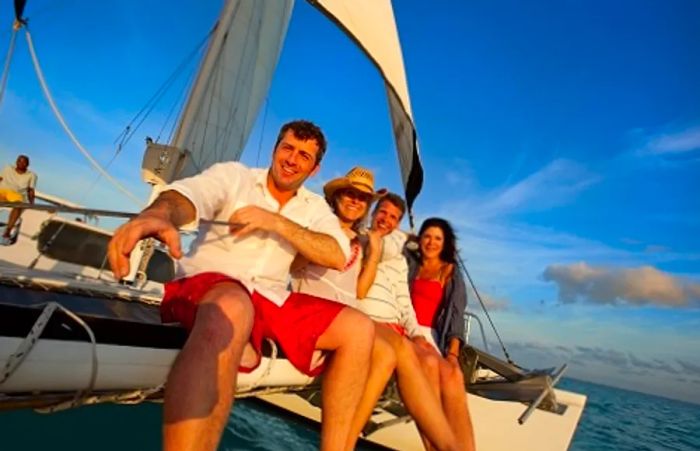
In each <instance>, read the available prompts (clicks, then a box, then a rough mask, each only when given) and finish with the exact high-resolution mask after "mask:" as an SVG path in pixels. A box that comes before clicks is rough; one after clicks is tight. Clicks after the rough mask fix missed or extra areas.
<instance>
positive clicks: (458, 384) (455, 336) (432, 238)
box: [406, 218, 474, 449]
mask: <svg viewBox="0 0 700 451" xmlns="http://www.w3.org/2000/svg"><path fill="white" fill-rule="evenodd" d="M418 240H419V241H418V244H419V246H418V252H417V253H413V252H410V251H407V252H406V257H407V259H408V264H409V281H410V287H411V299H412V302H413V307H414V309H415V312H416V316H417V319H418V324H419V327H420V328H421V329H422V330H423V332H424V333H423V335H424V336H425V337H427V339H428V340H427V341H425V340H423V341H419V342H416V344H417V349H418V355H419V358H420V359H421V361H422V362H423V368H424V370H425V371H426V374H427V375H428V379H430V381H431V384H432V386H433V390H434V391H435V393H437V394H438V396H439V397H440V399H441V400H442V405H443V409H444V411H445V415H446V416H447V418H448V419H449V420H450V424H451V425H452V429H453V430H454V431H455V432H456V433H457V435H458V438H459V439H460V441H462V442H463V443H469V444H470V448H469V449H473V448H474V434H473V428H472V423H471V417H470V415H469V410H468V407H467V397H466V393H465V384H464V375H463V374H462V369H461V368H460V364H459V353H460V350H461V348H462V345H463V344H464V312H465V309H466V306H467V290H466V286H465V284H464V279H463V278H462V274H461V271H460V270H459V267H458V266H457V239H456V236H455V233H454V230H453V228H452V226H451V225H450V223H449V222H447V221H446V220H444V219H441V218H429V219H426V220H425V221H424V222H423V224H422V225H421V227H420V232H419V236H418ZM436 362H437V365H436V364H435V363H436Z"/></svg>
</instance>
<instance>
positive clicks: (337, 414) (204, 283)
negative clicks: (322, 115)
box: [109, 121, 374, 450]
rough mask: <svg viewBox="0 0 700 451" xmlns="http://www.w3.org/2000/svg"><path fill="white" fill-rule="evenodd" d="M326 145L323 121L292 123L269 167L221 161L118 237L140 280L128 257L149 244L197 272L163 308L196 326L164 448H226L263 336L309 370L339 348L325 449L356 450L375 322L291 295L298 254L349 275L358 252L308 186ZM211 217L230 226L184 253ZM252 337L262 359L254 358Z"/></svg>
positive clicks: (185, 272)
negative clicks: (185, 237)
mask: <svg viewBox="0 0 700 451" xmlns="http://www.w3.org/2000/svg"><path fill="white" fill-rule="evenodd" d="M325 147H326V142H325V138H324V136H323V134H322V132H321V130H320V129H319V128H318V127H317V126H315V125H314V124H312V123H310V122H307V121H295V122H291V123H288V124H285V125H284V126H283V127H282V129H281V130H280V134H279V136H278V139H277V143H276V144H275V149H274V151H273V154H272V163H271V166H270V168H269V169H267V170H263V169H249V168H246V167H245V166H243V165H241V164H239V163H219V164H216V165H214V166H212V167H210V168H209V169H207V170H205V171H204V172H202V173H201V174H199V175H197V176H195V177H191V178H189V179H183V180H180V181H177V182H175V183H173V184H172V185H170V186H169V187H167V188H166V190H165V191H164V192H163V193H162V194H161V195H160V196H159V197H158V198H157V199H156V201H155V202H154V203H153V204H151V206H149V207H148V208H146V209H145V210H144V211H143V212H142V213H141V214H140V215H139V216H138V217H137V218H135V219H133V220H131V221H129V222H128V223H127V224H125V225H123V226H122V227H120V228H119V229H118V230H117V231H116V232H115V234H114V237H113V238H112V241H111V242H110V247H109V260H110V264H111V267H112V270H113V272H114V274H115V276H116V277H123V276H124V275H126V274H127V273H128V269H129V260H128V256H129V254H130V253H131V251H132V250H133V248H134V246H135V245H136V243H137V242H138V240H140V239H142V238H144V237H155V238H157V239H159V240H161V241H163V242H164V243H165V244H166V245H167V246H168V248H169V249H170V253H171V255H172V256H173V257H175V258H176V259H180V261H179V263H178V274H179V275H180V276H185V277H183V278H180V279H176V280H174V281H172V282H169V283H168V284H166V287H165V296H164V298H163V302H162V304H161V316H162V318H163V320H164V321H178V322H181V323H182V324H183V325H185V327H188V328H189V329H190V330H191V332H190V335H189V338H188V340H187V343H186V344H185V346H184V347H183V349H182V352H180V354H179V356H178V358H177V359H176V361H175V364H174V365H173V367H172V369H171V371H170V374H169V376H168V380H167V384H166V392H165V405H164V423H165V424H164V449H188V450H213V449H216V446H217V444H218V442H219V439H220V436H221V432H222V430H223V427H224V425H225V422H226V420H227V418H228V415H229V411H230V408H231V405H232V403H233V396H234V394H235V383H236V377H237V372H238V369H239V366H240V367H241V368H240V369H241V371H245V370H247V369H250V368H251V367H255V366H256V365H257V363H259V356H260V354H259V353H260V344H261V341H262V339H263V338H271V339H274V340H275V341H277V342H278V344H279V345H280V347H281V348H282V349H283V351H284V352H285V354H286V355H287V357H288V358H289V360H290V361H291V362H292V363H293V364H294V365H295V366H296V367H297V369H299V370H300V371H302V372H305V373H306V374H309V375H316V374H318V373H319V372H320V371H321V370H322V369H323V366H322V365H323V363H320V362H319V360H318V358H317V357H318V354H320V352H319V351H323V352H332V353H333V355H332V358H331V359H329V360H330V361H329V363H328V369H327V371H326V372H325V376H324V380H323V400H322V402H323V420H322V427H323V429H322V433H321V448H322V449H326V450H338V449H344V448H345V447H346V443H348V441H349V437H348V434H349V428H350V421H351V420H352V416H353V413H354V410H355V408H356V406H357V403H358V402H359V398H360V396H361V394H362V390H363V387H364V384H365V382H366V379H367V372H368V367H369V356H370V353H371V347H372V340H373V339H374V326H373V324H372V322H371V320H369V318H367V317H366V316H365V315H363V314H361V313H360V312H358V311H356V310H353V309H350V308H346V307H344V306H342V305H340V304H337V303H335V302H331V301H326V300H322V299H319V298H314V297H311V296H308V295H300V294H297V293H295V294H290V293H288V292H287V291H286V290H285V287H286V284H287V280H288V273H289V267H290V265H291V263H292V261H293V259H294V257H295V256H296V254H297V253H299V254H301V255H303V256H304V257H305V258H306V259H308V260H309V261H311V262H314V263H316V264H319V265H324V266H328V267H332V268H337V269H340V268H342V267H343V266H344V264H345V261H346V258H347V257H348V255H349V242H348V240H347V237H345V235H344V233H343V232H342V230H341V229H340V224H339V223H338V220H337V218H336V217H335V215H333V213H332V212H331V211H330V209H329V207H328V205H327V204H326V202H325V201H324V200H323V198H322V197H321V196H318V195H316V194H313V193H311V192H309V191H308V190H306V189H305V188H304V187H303V186H302V184H303V183H304V181H305V180H306V179H307V178H308V177H310V176H311V175H314V174H315V173H316V172H317V171H318V169H319V163H320V161H321V158H322V157H323V154H324V152H325ZM200 219H207V220H220V221H225V222H228V223H229V224H230V226H228V227H226V226H213V225H207V226H202V227H201V233H200V234H199V236H198V238H197V240H196V241H195V242H194V243H193V244H192V246H191V249H190V252H189V253H188V255H187V256H185V257H183V256H182V250H181V247H180V239H179V235H178V232H177V228H178V227H182V226H186V225H192V226H196V225H197V223H198V221H199V220H200ZM249 340H250V342H251V344H252V345H253V348H254V351H255V352H254V353H250V352H244V346H245V345H246V343H248V342H249ZM253 354H254V355H253Z"/></svg>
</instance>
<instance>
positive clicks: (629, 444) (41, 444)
mask: <svg viewBox="0 0 700 451" xmlns="http://www.w3.org/2000/svg"><path fill="white" fill-rule="evenodd" d="M560 386H561V387H562V388H564V389H569V390H574V391H577V392H582V393H585V394H586V395H588V404H587V406H586V410H585V411H584V415H583V418H582V420H581V423H580V424H579V428H578V429H577V431H576V435H575V436H574V440H573V443H572V445H571V451H593V450H595V451H598V450H600V451H605V450H611V451H612V450H615V451H626V450H629V451H633V450H634V451H647V450H677V451H691V450H700V405H695V404H687V403H683V402H680V401H674V400H670V399H666V398H659V397H656V396H651V395H646V394H642V393H636V392H630V391H626V390H620V389H616V388H611V387H605V386H602V385H596V384H591V383H587V382H581V381H576V380H572V379H568V380H563V381H562V383H561V384H560ZM161 409H162V407H161V405H159V404H150V403H146V404H141V405H138V406H118V405H101V406H90V407H83V408H79V409H75V410H71V411H66V412H60V413H56V414H52V415H41V414H37V413H34V412H32V411H16V412H3V413H0V437H1V438H0V450H2V451H14V450H32V451H33V450H37V451H39V450H41V451H47V450H58V449H71V450H93V449H99V450H129V451H140V450H154V449H159V448H160V443H161V441H160V418H161V412H162V410H161ZM234 425H235V430H234V427H233V426H234ZM318 441H319V436H318V431H317V428H316V427H314V426H312V425H310V424H308V423H307V422H304V421H302V420H298V421H297V420H289V419H285V420H283V419H281V418H280V417H279V416H277V415H275V410H274V408H269V407H266V406H263V405H261V404H260V403H259V402H255V401H238V402H237V403H236V408H235V409H234V412H233V414H232V415H231V417H230V419H229V423H228V425H227V428H226V430H225V432H224V436H223V438H222V442H221V446H220V448H219V449H220V450H221V451H224V450H226V451H229V450H231V451H232V450H260V451H263V450H285V451H296V450H314V449H318ZM358 449H364V450H368V449H371V448H369V447H361V448H358ZM513 449H516V447H515V445H514V448H513Z"/></svg>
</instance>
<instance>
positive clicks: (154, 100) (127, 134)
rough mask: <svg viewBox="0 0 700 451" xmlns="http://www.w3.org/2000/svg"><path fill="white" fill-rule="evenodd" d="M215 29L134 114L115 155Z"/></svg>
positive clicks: (119, 137)
mask: <svg viewBox="0 0 700 451" xmlns="http://www.w3.org/2000/svg"><path fill="white" fill-rule="evenodd" d="M215 28H216V27H214V28H212V29H211V30H209V32H208V33H207V34H206V36H204V38H202V40H201V41H200V42H198V43H197V45H196V46H195V47H194V49H193V50H192V51H191V52H190V53H188V54H187V56H186V57H185V58H184V59H183V60H182V61H181V62H180V64H178V66H177V67H176V68H175V70H173V72H172V73H171V74H170V76H169V77H168V78H167V79H166V80H165V82H164V83H163V84H162V85H161V86H160V87H159V88H158V90H157V91H156V92H155V93H154V94H153V95H152V96H151V98H150V99H148V101H147V102H146V104H145V105H144V106H143V107H142V108H141V110H139V112H138V113H136V115H135V116H134V117H133V119H131V121H130V122H129V123H128V124H127V126H126V128H125V129H124V130H123V131H122V132H121V133H120V134H119V136H117V139H116V140H115V143H118V145H117V153H119V151H120V150H121V149H122V147H123V146H124V145H125V144H126V143H127V142H128V141H129V140H130V139H131V138H132V137H133V136H134V134H135V133H136V131H137V130H138V129H139V127H141V125H142V124H143V122H144V121H145V120H146V118H147V117H148V116H149V115H150V114H151V112H152V111H153V109H154V108H155V106H156V105H157V104H158V102H159V101H160V99H161V98H162V97H163V96H164V95H165V93H166V92H167V91H168V89H170V87H171V86H172V85H173V83H175V80H177V79H178V77H179V76H180V74H181V73H182V72H183V71H184V70H185V67H187V65H189V64H191V63H192V61H193V60H194V59H195V58H194V57H195V55H196V54H197V53H199V52H200V51H201V49H202V47H203V46H204V44H206V43H207V41H208V40H209V38H210V37H211V35H212V33H213V32H214V30H215ZM137 121H138V123H137V124H136V125H135V126H134V123H136V122H137Z"/></svg>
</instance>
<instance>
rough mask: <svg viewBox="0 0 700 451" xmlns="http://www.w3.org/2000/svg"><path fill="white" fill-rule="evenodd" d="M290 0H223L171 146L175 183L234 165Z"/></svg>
mask: <svg viewBox="0 0 700 451" xmlns="http://www.w3.org/2000/svg"><path fill="white" fill-rule="evenodd" d="M293 4H294V0H274V1H258V0H227V1H226V3H225V5H224V8H223V11H222V13H221V16H220V19H219V22H218V23H217V26H216V30H215V31H214V33H213V35H212V38H211V41H210V43H209V47H208V49H207V53H206V55H205V57H204V60H203V61H202V64H201V67H200V70H199V74H198V76H197V79H196V80H195V83H194V86H193V88H192V92H191V93H190V96H189V99H188V101H187V104H186V106H185V109H184V110H183V112H182V115H181V117H180V121H179V126H178V129H177V131H176V133H175V135H174V138H173V141H172V143H171V145H173V146H175V147H177V148H179V149H183V150H185V151H186V152H187V158H186V160H185V164H184V166H183V168H182V169H181V170H180V171H179V173H178V174H177V175H176V177H175V178H176V179H177V178H183V177H188V176H191V175H194V174H197V173H199V172H201V171H202V170H204V169H206V168H207V167H209V166H211V165H212V164H214V163H217V162H219V161H229V160H238V159H239V158H240V155H241V152H242V151H243V147H244V145H245V142H246V140H247V138H248V135H249V134H250V132H251V129H252V127H253V124H254V122H255V119H256V117H257V115H258V112H259V110H260V106H261V105H262V102H263V100H264V99H265V96H266V95H267V92H268V90H269V87H270V82H271V80H272V74H273V72H274V69H275V66H276V65H277V60H278V59H279V55H280V49H281V47H282V41H283V40H284V36H285V34H286V32H287V25H288V23H289V17H290V14H291V11H292V7H293Z"/></svg>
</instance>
